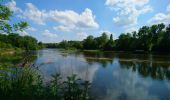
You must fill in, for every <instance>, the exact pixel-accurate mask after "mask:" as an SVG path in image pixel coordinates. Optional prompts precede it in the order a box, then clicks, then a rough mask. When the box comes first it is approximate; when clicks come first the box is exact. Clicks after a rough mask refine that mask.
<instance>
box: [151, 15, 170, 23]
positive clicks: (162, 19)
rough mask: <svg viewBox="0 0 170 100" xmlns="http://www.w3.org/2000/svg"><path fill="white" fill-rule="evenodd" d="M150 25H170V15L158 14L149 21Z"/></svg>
mask: <svg viewBox="0 0 170 100" xmlns="http://www.w3.org/2000/svg"><path fill="white" fill-rule="evenodd" d="M148 23H149V24H159V23H164V24H169V23H170V14H164V13H158V14H156V15H155V16H153V17H152V18H151V19H150V20H149V21H148Z"/></svg>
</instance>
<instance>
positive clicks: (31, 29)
mask: <svg viewBox="0 0 170 100" xmlns="http://www.w3.org/2000/svg"><path fill="white" fill-rule="evenodd" d="M26 30H27V31H31V32H35V31H37V29H35V28H34V27H28V28H27V29H26Z"/></svg>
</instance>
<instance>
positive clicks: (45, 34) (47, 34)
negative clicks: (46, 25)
mask: <svg viewBox="0 0 170 100" xmlns="http://www.w3.org/2000/svg"><path fill="white" fill-rule="evenodd" d="M42 35H43V36H45V37H48V38H57V37H58V36H57V34H54V33H51V32H50V31H49V30H45V31H44V32H43V33H42Z"/></svg>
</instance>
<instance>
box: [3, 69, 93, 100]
mask: <svg viewBox="0 0 170 100" xmlns="http://www.w3.org/2000/svg"><path fill="white" fill-rule="evenodd" d="M52 77H53V80H52V81H51V82H49V83H48V84H44V83H43V81H42V80H43V79H42V77H41V76H40V75H39V74H38V73H37V71H36V70H34V69H31V68H13V69H9V70H8V71H5V70H4V71H2V70H0V98H1V100H91V99H92V98H91V97H90V96H89V87H90V83H89V82H88V81H83V80H81V79H78V78H77V76H76V75H72V76H69V77H67V80H65V81H62V77H60V75H59V74H56V75H53V76H52Z"/></svg>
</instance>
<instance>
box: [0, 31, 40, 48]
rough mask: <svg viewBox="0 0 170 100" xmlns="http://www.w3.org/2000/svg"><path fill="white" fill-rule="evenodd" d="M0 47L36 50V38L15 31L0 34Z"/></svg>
mask: <svg viewBox="0 0 170 100" xmlns="http://www.w3.org/2000/svg"><path fill="white" fill-rule="evenodd" d="M0 47H1V49H2V48H11V47H15V48H22V49H24V50H36V49H37V48H38V43H37V40H36V39H35V38H33V37H31V36H20V35H18V34H15V33H10V34H0Z"/></svg>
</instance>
